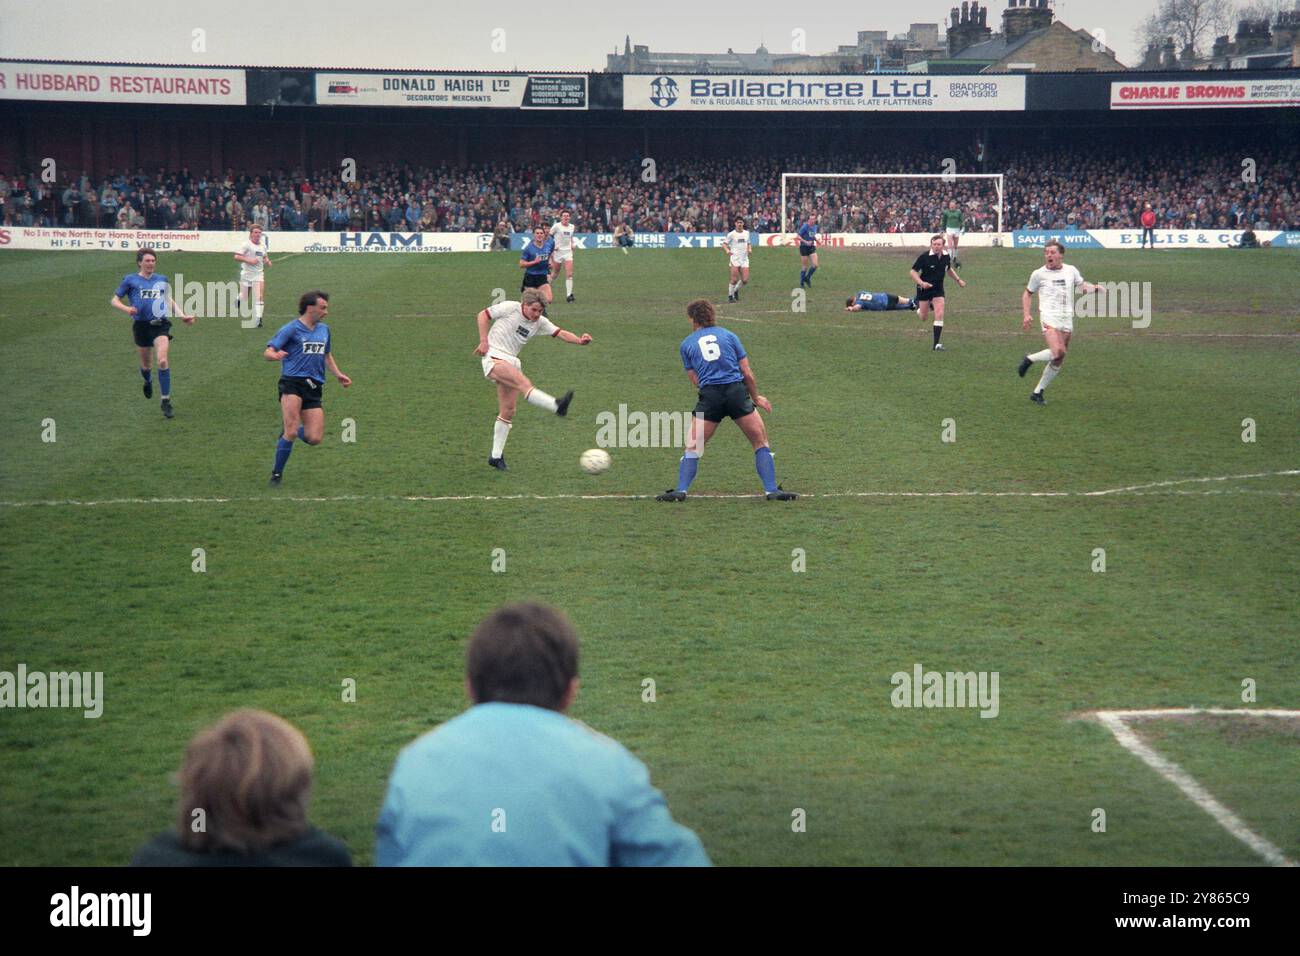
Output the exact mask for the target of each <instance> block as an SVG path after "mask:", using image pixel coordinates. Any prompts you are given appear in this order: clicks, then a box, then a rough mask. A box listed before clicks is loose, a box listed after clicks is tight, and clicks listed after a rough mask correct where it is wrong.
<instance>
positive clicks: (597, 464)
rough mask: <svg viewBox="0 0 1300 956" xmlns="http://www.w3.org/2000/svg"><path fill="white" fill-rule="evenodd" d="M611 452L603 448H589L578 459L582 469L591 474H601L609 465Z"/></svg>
mask: <svg viewBox="0 0 1300 956" xmlns="http://www.w3.org/2000/svg"><path fill="white" fill-rule="evenodd" d="M609 461H610V459H609V452H607V451H605V449H603V448H588V449H587V450H586V451H584V452H583V453H582V457H581V458H579V459H578V464H579V465H581V466H582V470H583V471H585V472H586V473H587V474H589V475H599V474H600V473H601V472H602V471H604V470H605V469H606V468H608V467H609Z"/></svg>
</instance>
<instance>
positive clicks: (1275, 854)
mask: <svg viewBox="0 0 1300 956" xmlns="http://www.w3.org/2000/svg"><path fill="white" fill-rule="evenodd" d="M1200 714H1208V715H1210V716H1214V717H1240V716H1246V715H1250V716H1255V717H1279V718H1284V719H1285V718H1290V719H1292V720H1294V719H1298V718H1300V710H1249V709H1244V708H1238V709H1233V710H1220V709H1217V708H1204V709H1203V708H1199V707H1171V708H1168V709H1162V710H1098V711H1094V716H1096V718H1097V720H1098V721H1100V722H1101V724H1102V725H1103V726H1104V727H1105V728H1106V729H1107V730H1109V731H1110V732H1111V734H1113V735H1114V737H1115V739H1116V740H1117V741H1119V744H1120V746H1122V747H1123V748H1124V749H1125V750H1127V751H1128V752H1129V753H1131V754H1133V755H1134V756H1135V757H1137V758H1138V759H1139V760H1141V761H1142V762H1143V763H1145V764H1146V765H1147V766H1148V767H1150V768H1151V769H1152V770H1154V771H1155V772H1156V773H1158V774H1160V776H1162V777H1164V778H1165V779H1166V780H1168V781H1169V782H1170V783H1172V784H1173V785H1174V786H1175V787H1177V788H1178V789H1179V790H1181V791H1182V792H1183V796H1185V797H1187V799H1189V800H1191V801H1192V803H1194V804H1196V805H1197V806H1198V807H1200V808H1201V809H1202V810H1204V811H1205V812H1206V813H1208V814H1209V815H1210V816H1211V817H1213V818H1214V821H1215V822H1216V823H1218V824H1219V826H1221V827H1223V828H1224V829H1225V830H1227V831H1228V832H1229V833H1231V834H1232V835H1233V836H1234V837H1236V838H1237V839H1238V840H1240V841H1241V842H1242V843H1244V844H1246V846H1248V847H1250V849H1252V850H1253V851H1254V852H1255V853H1256V854H1258V855H1259V856H1260V857H1262V858H1263V859H1264V860H1265V862H1267V863H1268V864H1269V865H1270V866H1295V865H1296V864H1295V863H1294V862H1293V861H1292V860H1289V859H1287V857H1286V855H1285V854H1284V853H1283V852H1282V850H1281V849H1280V848H1278V847H1277V846H1274V845H1273V844H1272V843H1271V842H1269V841H1268V840H1266V839H1265V838H1264V837H1262V836H1260V835H1259V834H1258V833H1256V832H1255V831H1253V830H1251V829H1250V827H1248V826H1246V824H1245V822H1243V821H1242V819H1241V818H1240V817H1239V816H1237V815H1236V814H1235V813H1233V812H1232V811H1231V810H1229V809H1228V808H1227V807H1226V806H1224V805H1223V804H1222V803H1220V802H1219V801H1218V800H1216V799H1215V798H1214V795H1213V794H1211V793H1210V791H1208V790H1206V789H1205V787H1203V786H1201V784H1200V783H1199V782H1198V781H1197V780H1196V778H1194V777H1193V776H1192V775H1191V774H1189V773H1188V772H1187V771H1186V770H1184V769H1183V768H1182V767H1181V766H1179V765H1178V764H1176V763H1174V762H1173V761H1172V760H1170V759H1169V758H1168V757H1165V756H1163V755H1161V754H1160V753H1158V752H1157V751H1156V750H1155V749H1154V748H1153V747H1151V745H1150V744H1148V743H1146V742H1145V741H1144V740H1142V738H1141V737H1139V736H1138V735H1137V733H1136V732H1135V731H1134V730H1133V728H1132V727H1130V726H1129V725H1128V724H1127V723H1126V721H1129V720H1151V719H1156V718H1161V717H1192V716H1197V715H1200Z"/></svg>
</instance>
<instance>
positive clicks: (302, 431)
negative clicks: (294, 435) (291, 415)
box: [298, 425, 307, 441]
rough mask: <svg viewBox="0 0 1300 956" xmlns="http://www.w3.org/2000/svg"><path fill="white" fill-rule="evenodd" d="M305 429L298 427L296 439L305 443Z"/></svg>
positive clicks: (301, 426) (304, 426)
mask: <svg viewBox="0 0 1300 956" xmlns="http://www.w3.org/2000/svg"><path fill="white" fill-rule="evenodd" d="M306 428H307V426H306V425H299V426H298V437H299V438H301V439H302V440H303V441H306V440H307V432H306Z"/></svg>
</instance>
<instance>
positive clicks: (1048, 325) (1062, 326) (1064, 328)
mask: <svg viewBox="0 0 1300 956" xmlns="http://www.w3.org/2000/svg"><path fill="white" fill-rule="evenodd" d="M1038 324H1039V325H1040V326H1042V328H1043V330H1044V331H1046V330H1047V329H1056V331H1058V332H1071V333H1073V332H1074V320H1073V319H1044V318H1042V317H1041V316H1040V317H1039V319H1038Z"/></svg>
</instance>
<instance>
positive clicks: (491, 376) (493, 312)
mask: <svg viewBox="0 0 1300 956" xmlns="http://www.w3.org/2000/svg"><path fill="white" fill-rule="evenodd" d="M545 304H546V303H545V299H543V297H542V294H541V293H540V292H538V291H537V290H536V289H529V290H528V291H527V292H525V293H524V294H523V295H522V296H520V301H519V302H501V303H498V304H497V305H493V306H489V307H488V308H486V309H484V310H483V311H482V312H480V313H479V314H478V315H477V316H476V317H475V319H476V321H477V322H478V347H477V348H475V349H474V354H475V355H481V356H483V376H484V378H486V379H488V380H489V381H491V382H493V383H494V384H495V385H496V387H497V420H496V423H495V424H494V425H493V426H492V454H491V455H490V456H489V457H488V464H489V465H491V466H492V467H493V468H496V469H498V470H500V471H505V470H506V458H505V451H506V439H507V438H509V437H510V426H511V423H512V422H513V421H514V417H515V403H516V402H518V400H519V396H520V395H523V396H524V401H526V402H528V404H529V405H536V406H537V407H538V408H544V409H545V410H546V411H548V412H555V414H557V415H561V416H563V415H564V414H566V413H567V412H568V410H569V402H571V401H572V400H573V390H572V389H570V390H569V391H567V392H565V393H564V395H563V397H561V398H558V399H556V398H553V397H551V396H550V395H547V394H546V393H545V392H543V391H542V390H541V389H540V388H537V387H535V386H534V385H533V383H532V382H530V381H528V376H526V375H524V367H523V366H522V365H521V364H520V363H519V350H520V349H521V348H523V347H524V346H525V345H526V344H528V340H529V338H531V337H532V336H534V335H549V336H551V337H553V338H557V339H559V340H560V341H561V342H568V343H569V344H571V345H587V344H589V343H590V342H591V336H590V335H588V334H587V333H585V332H584V333H583V334H582V335H574V334H573V333H572V332H566V331H564V329H561V328H557V327H556V326H555V325H554V324H553V323H552V322H551V320H550V319H548V318H546V317H545V316H544V315H542V308H543V307H544V305H545ZM489 324H490V325H491V327H490V328H489Z"/></svg>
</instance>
